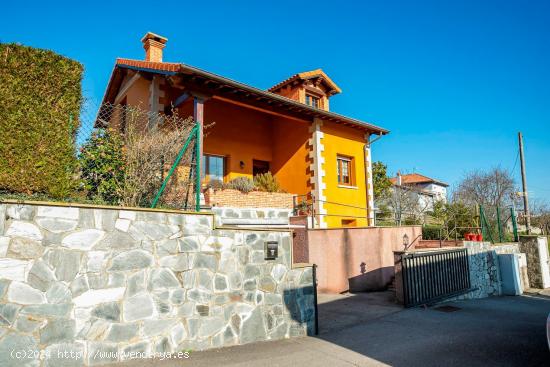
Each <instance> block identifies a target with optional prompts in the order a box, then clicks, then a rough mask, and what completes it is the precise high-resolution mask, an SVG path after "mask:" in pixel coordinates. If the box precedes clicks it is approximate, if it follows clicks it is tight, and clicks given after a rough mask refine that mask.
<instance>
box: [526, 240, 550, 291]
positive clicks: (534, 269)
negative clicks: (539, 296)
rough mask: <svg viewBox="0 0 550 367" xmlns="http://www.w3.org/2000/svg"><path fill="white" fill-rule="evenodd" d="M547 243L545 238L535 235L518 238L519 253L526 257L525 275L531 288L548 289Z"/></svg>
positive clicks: (549, 285)
mask: <svg viewBox="0 0 550 367" xmlns="http://www.w3.org/2000/svg"><path fill="white" fill-rule="evenodd" d="M547 241H548V240H547V238H546V237H542V236H535V235H532V236H520V238H519V247H520V249H521V252H523V253H525V255H526V257H527V274H528V277H529V283H530V285H531V287H533V288H538V289H544V288H547V287H550V280H549V279H548V278H549V275H550V274H549V273H550V269H549V264H548V242H547ZM541 251H542V253H541ZM543 259H544V260H543Z"/></svg>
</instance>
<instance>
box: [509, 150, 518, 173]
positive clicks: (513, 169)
mask: <svg viewBox="0 0 550 367" xmlns="http://www.w3.org/2000/svg"><path fill="white" fill-rule="evenodd" d="M518 158H519V149H518V152H517V154H516V161H515V162H514V167H513V168H512V171H511V173H512V175H513V174H514V172H515V170H516V166H517V164H518Z"/></svg>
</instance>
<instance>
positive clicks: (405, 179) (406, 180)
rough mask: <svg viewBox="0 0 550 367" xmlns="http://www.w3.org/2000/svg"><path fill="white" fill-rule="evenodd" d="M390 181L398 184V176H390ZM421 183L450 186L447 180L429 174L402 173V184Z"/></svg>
mask: <svg viewBox="0 0 550 367" xmlns="http://www.w3.org/2000/svg"><path fill="white" fill-rule="evenodd" d="M390 181H391V183H392V184H394V185H395V184H397V177H392V178H390ZM421 183H435V184H438V185H441V186H445V187H447V186H449V185H448V184H446V183H445V182H442V181H439V180H436V179H434V178H430V177H428V176H424V175H421V174H418V173H410V174H407V175H401V184H402V185H414V184H421Z"/></svg>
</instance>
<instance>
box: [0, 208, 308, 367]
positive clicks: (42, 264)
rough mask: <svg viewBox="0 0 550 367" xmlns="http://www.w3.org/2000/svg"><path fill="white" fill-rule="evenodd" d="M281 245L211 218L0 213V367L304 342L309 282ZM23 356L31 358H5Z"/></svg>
mask: <svg viewBox="0 0 550 367" xmlns="http://www.w3.org/2000/svg"><path fill="white" fill-rule="evenodd" d="M290 235H291V234H290V232H287V231H259V230H256V231H252V230H245V229H243V230H240V229H239V230H230V229H223V228H218V229H215V228H214V216H213V215H200V214H172V213H163V212H147V211H130V210H118V209H100V208H78V207H62V206H59V207H58V206H45V205H26V204H25V205H19V204H0V366H82V365H99V364H105V363H111V362H116V361H120V360H124V359H125V358H127V357H128V356H131V355H135V353H142V354H141V355H149V354H151V353H155V352H160V353H162V352H180V351H187V350H193V351H195V350H203V349H208V348H216V347H222V346H229V345H237V344H245V343H251V342H255V341H261V340H275V339H282V338H289V337H294V336H303V335H306V333H308V332H311V331H312V330H313V326H314V325H313V320H314V305H313V286H312V281H313V280H312V271H311V267H305V268H297V269H293V268H292V260H291V255H292V254H291V245H292V244H291V238H290ZM266 240H270V241H277V242H278V244H279V245H278V251H279V256H278V258H277V259H276V260H265V255H264V242H265V241H266ZM22 350H25V351H27V352H28V351H33V352H40V353H41V354H40V356H41V357H40V358H37V355H34V356H31V355H29V354H27V355H26V356H25V357H24V358H21V357H19V358H14V354H13V351H22ZM60 351H61V352H65V353H67V352H69V353H70V352H73V353H75V355H80V356H81V357H82V358H66V357H63V356H62V355H61V357H60V354H59V353H58V352H60ZM131 353H134V354H131ZM191 358H192V357H191Z"/></svg>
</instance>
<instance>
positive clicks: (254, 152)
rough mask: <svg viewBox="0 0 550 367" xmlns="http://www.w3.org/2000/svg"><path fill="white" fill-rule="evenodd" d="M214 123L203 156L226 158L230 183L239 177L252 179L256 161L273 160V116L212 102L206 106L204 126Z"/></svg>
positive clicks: (224, 103) (206, 136)
mask: <svg viewBox="0 0 550 367" xmlns="http://www.w3.org/2000/svg"><path fill="white" fill-rule="evenodd" d="M212 123H213V124H214V125H213V126H212V127H210V128H209V129H208V130H207V131H206V134H205V137H204V153H205V154H217V155H223V156H225V157H226V166H227V168H226V179H227V180H230V179H232V178H235V177H237V176H248V177H250V178H252V161H253V160H254V159H258V160H262V161H268V162H271V161H272V160H273V147H272V143H271V142H272V138H271V134H272V118H271V116H269V115H267V114H265V113H261V112H259V111H255V110H251V109H246V108H243V107H240V106H236V105H233V104H230V103H227V102H222V101H218V100H214V99H211V100H208V101H207V102H206V103H205V105H204V124H205V125H208V124H212ZM241 161H242V162H243V163H244V167H243V168H241V167H240V162H241Z"/></svg>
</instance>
